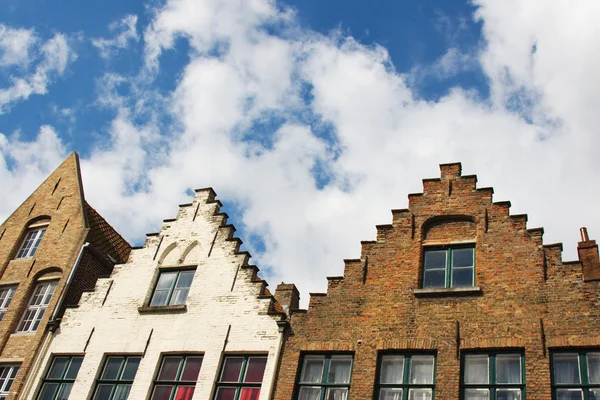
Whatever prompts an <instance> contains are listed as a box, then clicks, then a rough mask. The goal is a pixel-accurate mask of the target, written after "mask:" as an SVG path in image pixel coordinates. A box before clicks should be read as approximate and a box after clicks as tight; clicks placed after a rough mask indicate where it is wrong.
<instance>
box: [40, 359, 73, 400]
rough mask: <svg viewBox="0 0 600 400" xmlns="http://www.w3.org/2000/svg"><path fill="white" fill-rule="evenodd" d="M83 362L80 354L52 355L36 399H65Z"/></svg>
mask: <svg viewBox="0 0 600 400" xmlns="http://www.w3.org/2000/svg"><path fill="white" fill-rule="evenodd" d="M82 362H83V357H81V356H54V358H53V359H52V363H51V364H50V368H49V369H48V371H47V372H46V376H45V377H44V379H43V381H42V388H41V389H40V392H39V394H38V397H37V398H38V400H66V399H68V398H69V395H70V394H71V388H72V387H73V383H74V382H75V378H77V373H78V372H79V368H80V367H81V363H82Z"/></svg>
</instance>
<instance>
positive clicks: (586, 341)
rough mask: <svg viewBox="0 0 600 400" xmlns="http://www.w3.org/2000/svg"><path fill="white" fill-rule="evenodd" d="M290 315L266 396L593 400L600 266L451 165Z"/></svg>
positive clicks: (280, 399) (599, 393)
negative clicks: (565, 251)
mask: <svg viewBox="0 0 600 400" xmlns="http://www.w3.org/2000/svg"><path fill="white" fill-rule="evenodd" d="M440 167H441V178H436V179H425V180H423V186H424V188H423V193H419V194H411V195H409V208H408V209H403V210H393V211H392V215H393V219H392V224H390V225H380V226H377V240H375V241H365V242H362V254H361V258H360V259H356V260H345V272H344V276H340V277H329V278H327V279H328V290H327V293H312V294H311V298H310V303H309V307H308V310H307V311H305V310H296V311H295V312H293V314H292V327H293V333H292V334H291V335H290V336H289V338H288V339H287V342H286V344H285V348H284V352H283V356H282V360H281V367H280V371H279V376H278V381H277V387H276V392H275V399H277V400H289V399H292V398H293V399H302V400H306V399H310V400H320V399H330V400H342V399H344V400H345V399H347V398H350V399H382V400H406V399H411V400H412V399H414V400H416V399H432V398H435V399H438V400H440V399H447V400H455V399H477V400H478V399H525V398H527V399H530V400H532V399H551V398H554V399H581V400H592V399H597V398H600V318H599V317H600V281H599V280H598V279H600V262H599V260H598V247H597V246H596V243H595V242H594V241H593V240H589V239H588V237H587V233H586V232H585V230H582V242H581V243H580V244H579V248H578V251H579V261H573V262H564V261H562V260H561V251H562V245H561V244H551V245H544V244H543V242H542V235H543V230H542V229H540V228H538V229H527V227H526V221H527V216H526V215H510V214H509V208H510V203H509V202H496V203H494V202H492V193H493V189H491V188H476V182H477V178H476V176H461V165H460V164H458V163H456V164H443V165H441V166H440Z"/></svg>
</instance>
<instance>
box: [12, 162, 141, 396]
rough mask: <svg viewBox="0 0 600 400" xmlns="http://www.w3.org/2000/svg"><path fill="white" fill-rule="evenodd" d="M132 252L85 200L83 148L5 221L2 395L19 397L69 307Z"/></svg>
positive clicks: (75, 303)
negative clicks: (31, 370)
mask: <svg viewBox="0 0 600 400" xmlns="http://www.w3.org/2000/svg"><path fill="white" fill-rule="evenodd" d="M129 252H130V246H129V244H128V243H127V242H126V241H125V240H124V239H123V238H122V237H121V236H120V235H119V234H118V233H117V232H116V231H115V230H114V229H113V228H112V227H111V226H110V225H109V224H108V223H107V222H106V221H105V220H104V219H103V218H102V216H100V215H99V214H98V213H97V212H96V211H95V210H94V209H93V208H92V207H90V205H89V204H87V202H86V201H85V197H84V194H83V186H82V183H81V173H80V168H79V160H78V156H77V154H76V153H73V154H71V155H70V156H69V157H68V158H67V159H66V160H65V161H64V162H63V163H62V164H61V165H60V166H59V167H58V168H57V169H56V170H55V171H54V172H53V173H52V174H51V175H50V176H49V177H48V178H47V179H46V180H45V181H44V182H43V183H42V184H41V185H40V186H39V187H38V188H37V189H36V190H35V192H34V193H33V194H32V195H31V196H29V198H27V199H26V200H25V201H24V202H23V204H21V205H20V206H19V208H17V210H16V211H15V212H14V213H13V214H12V215H11V216H9V217H8V219H7V220H6V221H5V222H4V223H3V224H2V225H0V318H1V320H0V400H1V399H11V400H12V399H15V398H17V394H18V393H19V392H20V390H21V389H22V388H23V385H24V384H25V383H26V382H25V378H26V376H27V374H28V372H29V371H30V369H31V368H32V362H33V361H34V360H35V359H36V358H37V357H36V356H38V355H39V353H40V352H43V351H44V350H45V348H44V346H45V344H47V341H48V337H49V335H48V330H53V329H55V328H56V327H57V325H58V322H59V321H60V317H61V315H62V313H63V312H64V309H65V307H68V306H72V305H77V303H78V301H79V298H80V297H81V294H82V292H83V291H85V290H91V289H93V288H94V285H95V283H96V280H97V279H98V278H99V277H103V276H109V275H110V273H111V272H112V267H113V265H114V263H116V262H119V263H122V262H125V261H126V260H127V257H128V255H129Z"/></svg>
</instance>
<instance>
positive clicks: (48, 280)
mask: <svg viewBox="0 0 600 400" xmlns="http://www.w3.org/2000/svg"><path fill="white" fill-rule="evenodd" d="M61 275H62V274H61V272H59V271H53V272H49V273H45V274H43V275H42V276H41V277H40V278H38V280H37V283H36V285H35V287H34V289H33V293H32V294H31V298H30V299H29V303H27V308H26V309H25V311H24V312H23V316H22V317H21V321H20V322H19V325H18V326H17V332H35V331H36V330H37V328H38V326H39V325H40V322H42V318H43V317H44V314H45V313H46V310H47V309H48V304H50V300H51V299H52V295H53V294H54V291H55V290H56V285H57V284H58V279H59V278H60V276H61Z"/></svg>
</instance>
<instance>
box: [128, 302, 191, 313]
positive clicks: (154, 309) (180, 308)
mask: <svg viewBox="0 0 600 400" xmlns="http://www.w3.org/2000/svg"><path fill="white" fill-rule="evenodd" d="M186 311H187V306H186V305H185V304H180V305H176V306H142V307H138V312H139V313H140V314H173V313H180V312H186Z"/></svg>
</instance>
